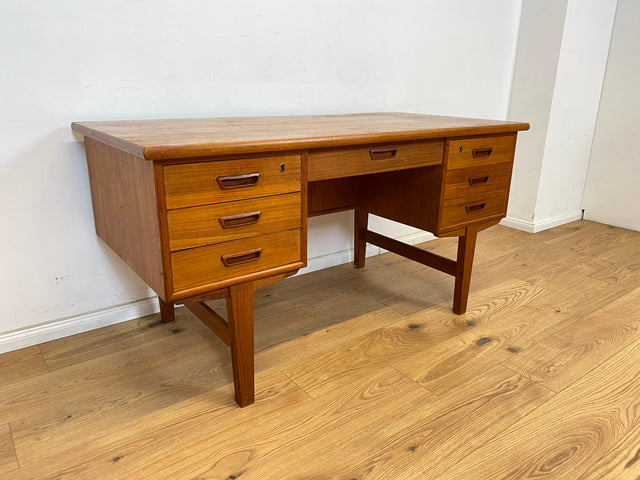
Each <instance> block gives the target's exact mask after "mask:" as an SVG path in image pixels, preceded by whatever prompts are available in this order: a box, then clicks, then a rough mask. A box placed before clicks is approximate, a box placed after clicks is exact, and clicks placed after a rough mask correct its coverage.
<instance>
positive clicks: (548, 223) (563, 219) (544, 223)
mask: <svg viewBox="0 0 640 480" xmlns="http://www.w3.org/2000/svg"><path fill="white" fill-rule="evenodd" d="M581 219H582V210H579V211H577V212H571V213H567V214H565V215H561V216H559V217H554V218H547V219H545V220H537V221H532V222H529V221H525V220H520V219H517V218H512V217H506V218H503V219H502V221H500V225H504V226H505V227H511V228H515V229H517V230H523V231H525V232H528V233H538V232H542V231H543V230H548V229H550V228H553V227H558V226H560V225H564V224H565V223H570V222H574V221H576V220H581Z"/></svg>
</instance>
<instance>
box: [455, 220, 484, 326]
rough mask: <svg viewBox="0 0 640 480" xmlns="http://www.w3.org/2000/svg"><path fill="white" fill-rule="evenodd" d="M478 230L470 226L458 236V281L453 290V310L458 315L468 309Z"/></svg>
mask: <svg viewBox="0 0 640 480" xmlns="http://www.w3.org/2000/svg"><path fill="white" fill-rule="evenodd" d="M477 237H478V230H477V229H475V228H473V227H469V228H467V230H466V234H465V235H464V236H463V237H459V238H458V258H457V261H456V283H455V288H454V291H453V312H454V313H457V314H458V315H461V314H463V313H464V312H466V311H467V299H468V297H469V285H470V284H471V269H472V267H473V254H474V252H475V248H476V238H477Z"/></svg>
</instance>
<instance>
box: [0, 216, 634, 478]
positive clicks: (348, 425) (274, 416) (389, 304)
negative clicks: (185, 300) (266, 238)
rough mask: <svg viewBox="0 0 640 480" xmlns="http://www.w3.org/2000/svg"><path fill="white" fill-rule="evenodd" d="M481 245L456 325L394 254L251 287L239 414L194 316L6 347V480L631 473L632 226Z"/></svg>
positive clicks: (579, 226) (1, 467) (433, 276)
mask: <svg viewBox="0 0 640 480" xmlns="http://www.w3.org/2000/svg"><path fill="white" fill-rule="evenodd" d="M478 242H479V244H478V249H477V253H476V261H475V267H474V275H473V277H472V282H471V295H470V298H469V311H468V313H467V314H465V315H463V316H456V315H454V314H452V313H451V310H450V301H451V295H452V291H453V279H452V278H451V277H449V276H447V275H444V274H442V273H439V272H436V271H432V270H430V269H427V268H425V267H422V266H420V265H418V264H414V263H411V262H409V261H407V260H404V259H401V258H400V257H397V256H394V255H392V254H385V255H381V256H379V257H375V258H370V259H368V260H367V267H366V268H365V269H363V270H356V269H354V268H352V267H351V266H349V265H342V266H338V267H334V268H330V269H327V270H323V271H320V272H315V273H311V274H307V275H303V276H299V277H294V278H291V279H288V280H285V281H284V282H281V283H278V284H275V285H273V286H271V287H268V288H266V289H264V290H261V291H259V292H257V294H256V372H257V374H256V392H257V401H256V403H255V404H254V405H252V406H249V407H247V408H244V409H240V408H238V407H237V406H236V405H235V403H234V402H233V388H232V376H231V367H230V358H229V353H228V350H227V347H226V346H225V345H224V344H223V343H222V342H221V341H219V340H218V339H216V338H215V337H214V336H213V334H211V333H210V332H209V331H208V330H207V329H206V327H204V326H203V325H202V324H200V323H199V321H198V320H196V319H195V317H193V316H192V315H191V314H190V313H189V312H187V311H186V310H185V309H184V308H180V309H178V310H177V312H176V313H177V320H176V322H175V323H173V324H167V325H163V324H160V323H159V321H158V320H159V317H158V315H152V316H149V317H145V318H141V319H138V320H134V321H129V322H125V323H121V324H118V325H115V326H111V327H107V328H103V329H100V330H96V331H92V332H89V333H85V334H81V335H76V336H73V337H69V338H65V339H62V340H57V341H53V342H50V343H46V344H42V345H39V346H35V347H31V348H26V349H23V350H20V351H16V352H11V353H7V354H4V355H0V478H3V479H14V478H17V479H30V480H31V479H45V478H47V479H49V478H60V479H76V478H78V479H90V480H97V479H100V480H102V479H111V478H115V479H140V478H151V479H190V478H215V479H225V480H229V479H242V480H248V479H259V480H263V479H266V480H269V479H278V480H281V479H314V480H320V479H344V480H349V479H358V480H360V479H421V480H424V479H436V478H437V479H439V480H444V479H447V480H449V479H465V480H469V479H471V480H482V479H492V480H494V479H510V480H511V479H521V478H535V479H562V480H571V479H582V480H596V479H597V480H602V479H616V480H620V479H637V478H639V477H640V233H638V232H631V231H627V230H622V229H618V228H613V227H608V226H605V225H599V224H596V223H589V222H584V221H579V222H575V223H571V224H568V225H564V226H562V227H558V228H555V229H552V230H548V231H545V232H541V233H538V234H535V235H532V234H526V233H523V232H520V231H516V230H511V229H508V228H506V227H501V226H497V227H493V228H491V229H489V230H487V231H484V232H482V233H481V234H480V236H479V239H478ZM425 248H427V249H428V250H431V251H436V252H438V253H441V254H446V255H449V256H453V255H454V253H455V249H456V241H455V239H440V240H436V241H433V242H429V243H427V244H425ZM219 307H221V306H219Z"/></svg>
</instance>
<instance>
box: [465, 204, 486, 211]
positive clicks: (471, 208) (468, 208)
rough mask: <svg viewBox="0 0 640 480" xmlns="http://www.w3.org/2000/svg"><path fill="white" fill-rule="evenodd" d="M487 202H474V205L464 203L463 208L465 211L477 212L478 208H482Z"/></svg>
mask: <svg viewBox="0 0 640 480" xmlns="http://www.w3.org/2000/svg"><path fill="white" fill-rule="evenodd" d="M486 205H487V204H486V203H476V204H475V205H465V207H464V208H465V210H466V211H467V213H472V212H477V211H478V210H482V209H483V208H484V207H485V206H486Z"/></svg>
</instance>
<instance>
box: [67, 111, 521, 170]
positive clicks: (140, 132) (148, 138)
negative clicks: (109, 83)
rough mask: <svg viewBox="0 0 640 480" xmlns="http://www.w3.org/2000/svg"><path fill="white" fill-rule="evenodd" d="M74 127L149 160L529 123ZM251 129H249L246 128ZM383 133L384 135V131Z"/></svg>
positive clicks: (383, 118) (367, 117)
mask: <svg viewBox="0 0 640 480" xmlns="http://www.w3.org/2000/svg"><path fill="white" fill-rule="evenodd" d="M71 128H72V130H73V131H75V132H78V133H81V134H82V135H84V136H85V137H89V138H94V139H95V140H98V141H100V142H104V143H106V144H107V145H111V146H114V147H116V148H120V149H122V150H124V151H126V152H128V153H130V154H132V155H136V156H138V157H142V158H146V159H147V160H165V159H172V158H185V156H188V157H202V156H207V155H225V154H238V153H256V152H266V151H274V150H292V149H307V148H323V147H338V146H343V145H361V144H365V143H368V142H371V141H375V142H377V143H384V142H400V141H410V140H416V139H420V138H425V139H426V138H438V137H446V136H468V135H475V134H478V133H482V134H491V133H507V132H514V131H520V130H527V129H528V128H529V124H528V123H522V122H505V121H499V120H481V119H475V118H461V117H445V116H438V115H421V114H415V113H391V112H385V113H357V114H346V115H344V114H343V115H295V116H280V117H278V116H273V117H235V118H230V117H227V118H222V117H221V118H190V119H188V118H183V119H171V120H129V121H114V122H74V123H72V124H71ZM248 132H249V133H248ZM380 134H384V136H381V135H380Z"/></svg>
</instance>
